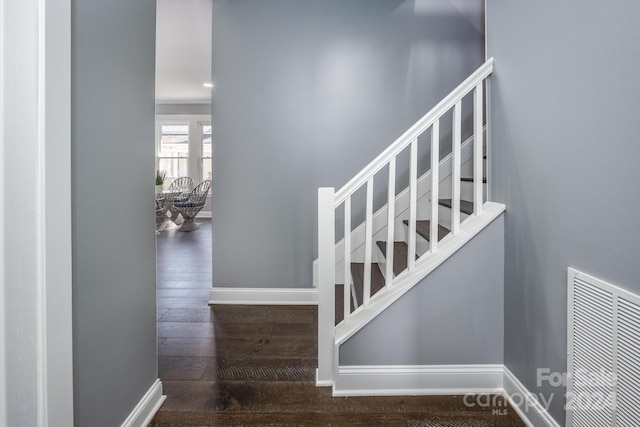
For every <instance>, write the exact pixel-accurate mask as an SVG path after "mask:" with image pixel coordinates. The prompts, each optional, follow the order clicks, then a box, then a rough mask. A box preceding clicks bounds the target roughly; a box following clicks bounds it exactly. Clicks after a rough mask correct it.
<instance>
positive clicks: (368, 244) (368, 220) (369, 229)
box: [362, 177, 373, 307]
mask: <svg viewBox="0 0 640 427" xmlns="http://www.w3.org/2000/svg"><path fill="white" fill-rule="evenodd" d="M364 229H365V240H364V286H363V289H362V295H363V297H362V305H363V306H365V307H366V306H367V305H369V299H370V298H371V256H372V255H373V253H372V247H373V245H372V240H373V177H371V178H369V180H368V181H367V202H366V214H365V226H364Z"/></svg>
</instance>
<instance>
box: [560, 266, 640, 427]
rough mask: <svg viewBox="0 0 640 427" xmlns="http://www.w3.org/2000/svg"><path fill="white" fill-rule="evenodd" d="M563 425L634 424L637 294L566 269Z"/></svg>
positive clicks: (637, 418) (639, 335)
mask: <svg viewBox="0 0 640 427" xmlns="http://www.w3.org/2000/svg"><path fill="white" fill-rule="evenodd" d="M568 284H569V289H568V309H569V312H568V316H567V321H568V328H567V332H568V345H567V356H568V357H567V365H568V368H567V371H568V373H569V375H568V383H567V426H569V427H601V426H616V427H627V426H640V408H639V407H638V404H637V402H638V397H639V396H640V297H638V296H637V295H634V294H631V293H629V292H627V291H624V290H622V289H620V288H618V287H616V286H613V285H610V284H608V283H605V282H603V281H601V280H599V279H596V278H594V277H591V276H589V275H587V274H584V273H581V272H578V271H576V270H574V269H572V268H570V269H569V275H568Z"/></svg>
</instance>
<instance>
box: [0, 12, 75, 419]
mask: <svg viewBox="0 0 640 427" xmlns="http://www.w3.org/2000/svg"><path fill="white" fill-rule="evenodd" d="M16 17H19V19H20V22H22V23H26V24H27V25H6V24H8V23H9V22H11V20H12V19H16ZM17 49H20V58H21V59H20V63H19V64H17V65H19V66H18V67H16V64H15V63H11V61H12V60H14V59H15V58H17V56H16V50H17ZM22 55H23V56H22ZM22 58H26V59H24V60H22ZM16 68H17V69H18V71H16ZM34 76H37V77H34ZM8 81H10V82H11V83H7V82H8ZM9 85H11V86H12V87H30V88H34V87H35V93H36V96H35V97H33V96H24V97H23V96H20V93H19V91H18V93H17V95H15V96H12V95H9V96H4V95H3V96H2V97H1V98H0V129H2V132H1V133H0V139H1V146H2V147H1V148H0V161H1V162H2V166H3V167H2V170H6V169H5V167H4V166H5V165H7V164H9V162H12V161H13V159H11V158H6V157H5V154H7V153H8V152H10V153H11V152H12V153H16V152H19V151H20V150H22V148H21V147H22V146H24V147H27V148H24V150H25V153H32V152H33V151H34V147H35V152H36V153H37V155H35V156H33V157H31V156H27V160H25V159H24V158H22V159H20V161H21V162H22V163H21V166H23V165H24V166H26V167H27V168H29V169H30V170H31V171H35V172H34V175H33V177H34V178H35V179H28V180H26V182H27V184H26V188H24V189H23V191H24V193H25V195H26V196H27V197H25V198H24V200H21V201H20V202H21V207H20V209H21V210H28V211H31V212H33V213H34V215H33V216H29V218H34V219H33V220H32V219H28V221H30V223H29V224H19V225H27V226H28V227H29V226H30V227H32V228H28V227H27V230H28V231H27V232H26V233H25V238H26V239H33V240H35V242H33V243H34V244H33V245H32V246H33V248H34V249H33V253H29V254H28V257H29V261H28V262H29V264H28V265H32V266H33V268H34V271H35V283H20V284H16V283H9V280H7V277H5V274H4V271H5V269H4V266H5V265H9V264H10V263H12V261H13V262H15V260H16V258H15V257H17V256H18V255H17V254H15V253H13V251H11V250H8V249H9V248H7V246H9V245H11V244H12V242H10V241H7V239H6V235H5V229H4V228H3V227H4V226H5V225H6V224H7V220H8V219H9V217H10V216H13V217H14V218H15V215H16V214H18V212H15V211H9V209H10V208H11V207H12V206H9V204H8V203H6V201H5V198H4V197H3V196H4V195H5V193H6V189H8V188H9V187H8V186H9V185H16V183H15V182H13V183H10V182H7V181H6V176H3V179H2V180H0V268H1V271H2V272H3V273H2V274H0V315H2V316H4V315H5V312H6V309H5V307H8V306H10V305H12V304H15V303H16V301H11V300H9V299H7V298H6V297H7V296H8V295H9V293H5V290H6V289H7V288H9V287H10V286H16V285H20V286H28V287H32V288H33V289H34V292H33V297H32V300H30V301H26V302H27V305H28V306H30V307H31V306H32V307H35V317H36V330H35V331H28V332H27V333H28V334H29V337H30V336H31V333H32V332H33V335H34V336H33V341H34V343H35V345H34V346H33V347H29V348H27V351H32V349H34V350H33V351H35V353H36V355H35V356H36V358H35V360H37V366H36V367H35V370H36V384H35V388H36V395H37V398H36V399H37V401H36V402H25V406H27V407H26V408H25V409H19V408H11V407H9V408H8V407H7V405H6V400H5V399H6V396H7V394H6V392H7V389H6V385H7V378H6V372H8V370H10V369H11V368H12V367H11V366H6V360H5V354H6V353H5V351H7V346H10V344H11V343H7V342H6V335H5V331H4V328H0V396H2V399H0V426H4V425H6V423H7V420H8V419H11V418H12V417H11V411H20V410H28V411H30V412H31V413H33V411H35V412H36V414H37V425H38V426H40V427H42V426H52V427H53V426H71V425H73V359H72V356H73V346H72V329H73V328H72V326H73V325H72V269H71V260H72V256H71V1H70V0H20V1H13V0H0V88H1V89H2V90H1V91H0V93H4V94H6V93H8V92H7V91H5V89H7V88H8V87H9ZM14 92H15V91H13V90H12V91H11V93H14ZM15 111H20V112H21V114H24V116H21V117H20V120H17V121H16V120H14V119H15ZM10 113H11V114H13V116H11V115H10ZM12 117H13V119H12ZM25 122H26V123H29V125H30V126H33V127H35V128H36V129H37V132H29V133H28V135H26V137H25V138H24V139H21V140H20V141H16V140H15V138H11V137H10V136H7V135H13V136H15V133H16V132H19V129H16V128H17V127H19V126H23V125H24V123H25ZM9 144H11V145H9ZM17 144H23V145H22V146H21V145H17ZM8 148H10V150H9V149H8ZM9 155H10V154H9ZM33 195H35V197H34V196H33ZM22 256H24V254H22ZM31 256H33V259H32V260H31ZM12 257H13V259H12ZM23 261H24V259H23ZM19 302H25V301H19ZM9 351H10V350H9ZM31 406H35V407H31Z"/></svg>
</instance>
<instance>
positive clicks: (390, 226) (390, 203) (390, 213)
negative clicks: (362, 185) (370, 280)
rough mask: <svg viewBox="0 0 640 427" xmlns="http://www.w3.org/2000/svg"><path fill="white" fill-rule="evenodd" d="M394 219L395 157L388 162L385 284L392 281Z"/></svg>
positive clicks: (387, 284) (388, 285) (389, 283)
mask: <svg viewBox="0 0 640 427" xmlns="http://www.w3.org/2000/svg"><path fill="white" fill-rule="evenodd" d="M395 220H396V158H395V157H394V158H392V159H391V161H390V162H389V191H388V197H387V254H386V255H387V256H386V261H387V264H386V268H385V286H386V287H387V288H389V287H391V284H392V283H393V241H394V240H395V237H394V226H395Z"/></svg>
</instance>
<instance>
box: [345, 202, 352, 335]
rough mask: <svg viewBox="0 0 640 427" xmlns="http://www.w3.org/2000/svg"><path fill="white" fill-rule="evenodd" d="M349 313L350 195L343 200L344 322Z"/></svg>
mask: <svg viewBox="0 0 640 427" xmlns="http://www.w3.org/2000/svg"><path fill="white" fill-rule="evenodd" d="M350 315H351V196H349V197H347V199H346V200H345V201H344V322H345V323H347V320H349V316H350Z"/></svg>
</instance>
